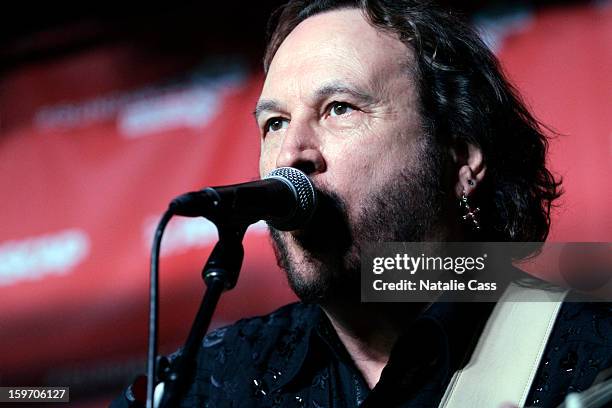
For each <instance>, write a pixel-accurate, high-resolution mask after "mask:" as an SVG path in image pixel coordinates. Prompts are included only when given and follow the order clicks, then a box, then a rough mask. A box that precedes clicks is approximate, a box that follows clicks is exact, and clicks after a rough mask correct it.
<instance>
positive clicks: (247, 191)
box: [169, 167, 316, 231]
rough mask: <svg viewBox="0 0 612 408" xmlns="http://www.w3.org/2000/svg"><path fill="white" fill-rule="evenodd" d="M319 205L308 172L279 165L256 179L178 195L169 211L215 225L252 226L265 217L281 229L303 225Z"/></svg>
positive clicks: (286, 229)
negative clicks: (200, 218) (203, 218)
mask: <svg viewBox="0 0 612 408" xmlns="http://www.w3.org/2000/svg"><path fill="white" fill-rule="evenodd" d="M315 204H316V193H315V189H314V187H313V185H312V183H311V182H310V179H309V178H308V176H306V174H304V173H303V172H301V171H300V170H298V169H295V168H293V167H280V168H278V169H275V170H273V171H272V172H270V173H269V174H268V175H267V176H266V177H264V178H263V179H261V180H257V181H250V182H247V183H240V184H233V185H229V186H220V187H208V188H204V189H202V190H200V191H192V192H189V193H185V194H183V195H180V196H178V197H176V198H175V199H174V200H172V202H171V203H170V207H169V210H170V211H171V212H172V213H173V214H176V215H182V216H186V217H206V218H208V219H209V220H211V221H213V222H214V223H215V224H217V225H219V223H221V224H223V223H226V224H234V225H235V224H238V225H249V224H252V223H254V222H257V221H259V220H266V221H267V222H268V224H270V225H271V226H272V227H274V228H276V229H278V230H281V231H291V230H295V229H298V228H300V227H302V226H303V225H304V224H306V222H308V221H309V220H310V218H311V217H312V214H313V213H314V209H315Z"/></svg>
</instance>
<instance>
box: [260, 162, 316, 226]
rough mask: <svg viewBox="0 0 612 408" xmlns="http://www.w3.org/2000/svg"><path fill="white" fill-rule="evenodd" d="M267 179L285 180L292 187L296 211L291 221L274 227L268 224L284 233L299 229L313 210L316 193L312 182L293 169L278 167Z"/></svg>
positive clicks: (273, 224) (274, 224)
mask: <svg viewBox="0 0 612 408" xmlns="http://www.w3.org/2000/svg"><path fill="white" fill-rule="evenodd" d="M269 177H275V178H278V177H280V178H282V179H284V180H286V181H287V182H288V183H289V184H290V185H291V186H293V188H294V189H295V192H296V194H297V209H296V212H295V214H294V215H293V216H292V217H291V221H290V222H288V223H283V225H276V223H270V224H271V225H272V226H273V227H275V228H277V229H280V230H284V231H289V230H292V229H296V228H299V227H300V226H301V225H302V224H303V223H304V222H306V221H308V220H309V219H310V217H311V216H312V214H313V212H314V209H315V204H316V193H315V189H314V187H313V185H312V182H311V181H310V179H309V178H308V176H307V175H306V174H304V173H303V172H302V171H300V170H298V169H296V168H293V167H279V168H277V169H274V170H272V171H271V172H270V173H269V174H268V175H267V176H266V177H265V178H269Z"/></svg>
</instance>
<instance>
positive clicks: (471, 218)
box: [459, 180, 480, 231]
mask: <svg viewBox="0 0 612 408" xmlns="http://www.w3.org/2000/svg"><path fill="white" fill-rule="evenodd" d="M470 182H471V183H470ZM468 184H469V185H473V184H474V182H473V181H472V180H468ZM459 207H460V208H461V209H462V210H463V212H464V214H463V216H462V217H461V218H462V219H463V221H465V222H467V223H469V224H470V225H471V226H472V228H473V229H474V231H480V208H479V207H476V208H472V207H471V206H470V203H469V202H468V196H467V194H466V192H465V190H463V193H461V199H460V200H459Z"/></svg>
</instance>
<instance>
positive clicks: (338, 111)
mask: <svg viewBox="0 0 612 408" xmlns="http://www.w3.org/2000/svg"><path fill="white" fill-rule="evenodd" d="M354 110H355V108H353V107H352V106H351V105H349V104H348V103H345V102H332V103H331V104H330V105H329V116H340V115H346V114H347V113H351V112H352V111H354Z"/></svg>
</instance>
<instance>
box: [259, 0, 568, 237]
mask: <svg viewBox="0 0 612 408" xmlns="http://www.w3.org/2000/svg"><path fill="white" fill-rule="evenodd" d="M342 8H356V9H359V10H361V11H362V13H363V14H364V16H365V17H366V19H367V20H368V22H369V23H370V24H372V25H373V26H374V27H376V28H377V29H380V30H382V31H384V32H387V33H389V34H391V35H394V36H395V37H396V38H399V40H400V41H402V42H403V43H404V44H405V45H406V46H407V47H408V48H409V49H411V50H412V51H413V52H414V55H415V58H416V64H415V65H416V66H415V67H414V69H411V70H410V71H411V72H410V74H411V75H415V78H416V80H417V83H418V89H417V92H418V96H419V105H420V106H419V111H420V114H421V116H422V118H423V123H424V131H425V132H426V133H427V134H428V135H429V136H430V137H432V138H433V140H434V141H435V142H437V143H438V145H439V146H448V147H455V148H456V147H460V146H465V145H466V144H472V145H474V146H477V147H479V148H480V149H481V151H482V153H483V156H484V160H485V163H486V165H487V174H486V177H485V178H484V181H483V183H481V185H480V186H479V189H478V190H477V193H476V194H475V195H474V199H475V201H476V202H477V204H478V205H479V206H480V208H481V225H482V227H481V228H482V230H481V231H482V235H481V237H480V238H481V239H482V240H487V241H523V242H526V241H534V242H536V241H544V240H545V239H546V236H547V235H548V230H549V227H550V210H551V205H552V202H553V201H554V200H555V199H556V198H558V197H559V195H560V194H561V191H560V184H561V183H560V181H556V180H555V178H554V177H553V175H552V174H551V173H550V171H549V170H548V169H547V168H546V163H545V159H546V151H547V148H548V142H547V138H546V136H545V135H544V133H543V129H542V128H543V126H542V125H541V124H540V123H539V122H538V121H537V120H536V119H535V118H534V117H533V116H532V115H531V113H530V112H529V111H528V109H527V108H526V107H525V105H524V103H523V102H522V101H521V99H520V98H519V97H518V94H517V92H516V90H515V89H514V88H513V87H512V85H510V83H509V82H508V81H507V80H506V79H505V77H504V74H503V73H502V71H501V68H500V66H499V63H498V61H497V58H496V57H495V56H494V55H493V53H491V51H490V50H489V49H488V48H487V47H486V45H485V44H484V43H483V42H482V41H481V40H480V38H479V36H478V34H477V33H476V32H475V31H474V30H473V29H472V28H471V27H470V26H469V25H467V24H465V23H464V22H463V21H461V20H460V19H458V18H457V17H455V16H454V15H452V13H451V12H449V11H445V10H442V9H439V8H437V7H436V6H434V5H432V4H430V3H424V2H418V1H414V0H314V1H312V0H291V1H289V3H287V4H286V5H285V6H283V7H282V8H280V9H279V10H277V12H276V13H275V14H273V16H272V18H271V19H270V22H269V27H268V42H267V49H266V53H265V56H264V72H266V73H267V71H268V68H269V66H270V63H271V61H272V58H273V57H274V55H275V53H276V51H277V50H278V48H279V46H280V45H281V43H282V42H283V41H284V39H285V38H286V37H287V36H288V35H289V33H290V32H291V31H292V30H293V29H294V28H295V27H296V26H297V25H298V24H299V23H300V22H302V21H304V20H305V19H307V18H308V17H311V16H313V15H315V14H319V13H323V12H326V11H331V10H336V9H342Z"/></svg>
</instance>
